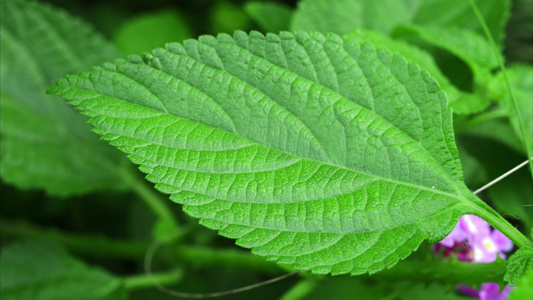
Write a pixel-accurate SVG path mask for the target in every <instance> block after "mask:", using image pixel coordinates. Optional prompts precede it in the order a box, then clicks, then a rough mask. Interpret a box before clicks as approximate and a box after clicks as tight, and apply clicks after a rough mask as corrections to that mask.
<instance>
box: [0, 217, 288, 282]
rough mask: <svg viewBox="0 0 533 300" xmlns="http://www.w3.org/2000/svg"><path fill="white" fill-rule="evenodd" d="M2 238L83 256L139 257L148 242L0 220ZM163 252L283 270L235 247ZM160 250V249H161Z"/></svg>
mask: <svg viewBox="0 0 533 300" xmlns="http://www.w3.org/2000/svg"><path fill="white" fill-rule="evenodd" d="M0 235H1V236H2V239H3V240H4V239H8V238H16V239H27V238H30V239H44V240H49V241H52V242H55V243H58V244H61V245H62V246H64V247H65V248H67V249H68V250H69V251H71V252H73V253H74V254H77V255H81V256H85V257H98V258H113V259H122V260H124V259H126V260H134V261H140V260H142V259H143V257H144V256H145V254H146V251H147V249H148V247H149V246H150V243H148V242H141V241H130V240H117V239H110V238H107V237H104V236H95V235H85V234H73V233H67V232H64V231H61V230H57V229H49V228H48V229H45V228H40V227H36V226H32V225H30V224H27V223H22V222H13V221H8V220H5V219H3V220H0ZM164 250H165V251H167V254H168V253H170V255H166V256H164V255H161V256H159V257H157V259H159V260H161V259H164V258H169V257H171V258H172V263H175V262H182V263H186V264H188V265H193V266H203V267H220V268H231V269H240V270H250V271H255V272H261V273H264V274H270V275H274V276H275V275H279V274H283V273H284V270H283V269H281V268H280V267H279V266H278V265H276V264H275V263H272V262H269V261H267V260H266V259H264V258H263V257H260V256H257V255H253V254H250V253H248V252H244V251H239V250H236V249H225V248H222V249H221V248H208V247H203V246H189V245H172V246H167V247H166V248H165V249H164ZM162 251H163V250H162Z"/></svg>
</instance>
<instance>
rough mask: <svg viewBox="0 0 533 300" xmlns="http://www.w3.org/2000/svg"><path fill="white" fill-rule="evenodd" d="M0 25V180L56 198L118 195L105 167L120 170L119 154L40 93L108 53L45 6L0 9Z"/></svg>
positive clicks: (83, 27)
mask: <svg viewBox="0 0 533 300" xmlns="http://www.w3.org/2000/svg"><path fill="white" fill-rule="evenodd" d="M1 20H2V29H1V30H2V34H1V39H2V42H1V47H2V76H1V86H2V101H1V109H0V112H1V118H0V122H1V126H0V127H1V128H0V130H1V134H2V143H1V151H2V157H1V158H0V159H1V162H2V163H1V164H0V165H1V174H2V178H3V180H5V181H6V182H9V183H11V184H15V185H17V186H18V187H20V188H40V189H44V190H45V191H46V192H47V193H49V194H53V195H60V196H68V195H73V194H83V193H87V192H90V191H94V190H102V189H108V190H121V189H123V185H122V184H121V182H120V180H119V179H118V178H117V176H116V174H113V172H114V171H112V170H111V171H110V170H109V166H108V165H109V163H107V162H106V161H108V162H110V164H112V165H113V166H118V165H120V164H121V163H122V164H124V163H125V162H126V161H125V160H124V158H123V157H122V156H120V153H118V152H116V151H115V150H114V149H112V148H110V147H108V146H107V145H105V144H104V143H102V142H101V141H99V140H98V136H97V135H95V134H93V133H92V132H91V131H90V126H89V125H88V124H86V119H85V118H84V117H82V116H80V115H79V114H77V113H76V112H75V111H74V110H72V109H71V107H69V106H68V104H66V103H63V102H62V101H61V100H59V99H57V98H55V97H51V96H48V95H46V94H45V93H44V90H45V88H46V86H47V85H49V84H51V83H52V82H53V81H54V80H56V79H57V78H59V77H60V76H64V75H65V74H66V73H74V72H79V71H81V70H83V69H85V68H88V67H90V66H91V65H93V64H98V63H102V62H103V61H104V60H106V59H111V58H113V57H116V52H115V51H114V49H113V48H112V47H111V46H110V45H109V44H108V43H106V42H105V41H104V40H103V38H102V37H100V36H99V35H98V34H96V33H95V32H94V31H93V30H92V29H91V28H90V27H89V26H88V25H87V24H85V23H82V22H81V21H79V20H77V19H75V18H73V17H72V16H70V15H68V14H66V13H65V12H63V11H59V10H57V9H54V8H52V7H50V6H48V5H45V4H40V3H36V2H32V1H20V0H13V1H3V2H2V18H1ZM110 169H113V167H111V168H110ZM102 170H104V171H102Z"/></svg>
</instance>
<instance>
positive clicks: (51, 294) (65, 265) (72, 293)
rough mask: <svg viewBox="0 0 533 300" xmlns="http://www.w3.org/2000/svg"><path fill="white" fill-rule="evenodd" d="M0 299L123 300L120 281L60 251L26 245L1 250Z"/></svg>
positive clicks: (39, 244) (55, 247)
mask: <svg viewBox="0 0 533 300" xmlns="http://www.w3.org/2000/svg"><path fill="white" fill-rule="evenodd" d="M0 272H1V276H2V280H1V281H0V296H1V298H2V299H16V300H26V299H28V300H35V299H39V300H62V299H65V300H67V299H123V298H124V297H122V295H123V291H121V281H120V280H119V279H117V278H115V277H113V276H112V275H111V274H108V273H107V272H104V271H103V270H100V269H96V268H90V267H88V266H87V265H85V264H84V263H82V262H81V261H79V260H77V259H75V258H73V257H71V256H70V255H69V254H68V253H67V252H66V251H65V250H64V249H63V248H61V247H59V246H58V245H56V244H51V243H48V242H46V243H45V242H38V241H27V242H21V243H17V244H13V245H10V246H8V247H5V248H2V253H1V255H0Z"/></svg>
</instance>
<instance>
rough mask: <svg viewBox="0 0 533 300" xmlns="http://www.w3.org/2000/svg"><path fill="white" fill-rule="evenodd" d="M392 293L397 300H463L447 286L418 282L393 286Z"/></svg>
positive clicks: (404, 282) (406, 282)
mask: <svg viewBox="0 0 533 300" xmlns="http://www.w3.org/2000/svg"><path fill="white" fill-rule="evenodd" d="M392 288H393V291H394V292H393V293H394V294H395V297H394V298H392V297H391V298H392V299H398V300H427V299H431V300H464V299H465V298H464V297H463V296H462V295H459V294H457V293H455V292H454V290H453V289H452V288H450V287H449V286H445V285H441V284H438V283H432V284H428V285H426V284H423V283H420V282H409V281H403V282H398V283H395V284H393V286H392Z"/></svg>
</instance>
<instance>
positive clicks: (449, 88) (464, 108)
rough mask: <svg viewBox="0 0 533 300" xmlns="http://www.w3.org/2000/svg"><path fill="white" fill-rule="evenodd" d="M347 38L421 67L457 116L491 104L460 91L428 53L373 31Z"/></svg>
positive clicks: (359, 31)
mask: <svg viewBox="0 0 533 300" xmlns="http://www.w3.org/2000/svg"><path fill="white" fill-rule="evenodd" d="M345 37H346V38H354V39H356V40H357V41H360V42H361V41H368V42H371V43H372V44H373V45H374V46H378V47H385V48H387V49H388V50H390V51H392V52H395V53H398V54H401V55H402V56H403V57H405V58H406V59H407V60H408V61H409V62H412V63H415V64H417V65H419V66H420V68H421V69H422V70H424V71H427V72H428V73H429V74H430V75H431V76H432V77H433V78H434V79H435V80H437V82H438V83H439V85H440V86H441V87H442V89H443V90H444V91H445V92H446V95H447V96H448V100H449V102H450V106H451V107H452V108H453V112H454V113H456V114H472V113H477V112H480V111H482V110H483V109H485V108H486V107H487V106H488V105H489V104H490V100H489V99H488V98H482V97H478V96H475V95H473V94H470V93H465V92H462V91H459V90H458V89H457V88H455V86H454V85H452V84H451V83H450V82H449V81H448V78H446V76H444V74H442V72H441V71H440V69H439V67H438V66H437V64H436V63H435V60H434V59H433V57H432V56H431V54H429V53H428V52H427V51H425V50H423V49H421V48H419V47H416V46H414V45H410V44H408V43H406V42H404V41H401V40H393V39H392V38H390V37H387V36H385V35H383V34H381V33H380V32H377V31H372V30H364V29H358V30H356V31H354V32H352V33H349V34H347V35H346V36H345Z"/></svg>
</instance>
